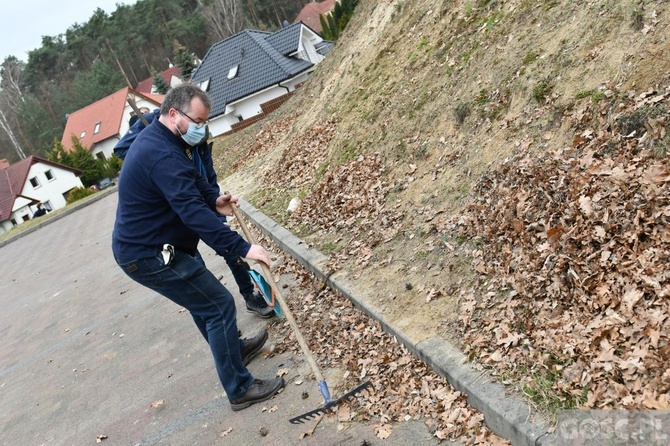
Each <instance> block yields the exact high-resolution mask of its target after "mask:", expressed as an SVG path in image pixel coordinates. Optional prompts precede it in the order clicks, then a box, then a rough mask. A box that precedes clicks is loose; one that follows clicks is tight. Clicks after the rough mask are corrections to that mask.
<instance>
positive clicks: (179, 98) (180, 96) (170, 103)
mask: <svg viewBox="0 0 670 446" xmlns="http://www.w3.org/2000/svg"><path fill="white" fill-rule="evenodd" d="M194 97H197V98H199V99H200V100H201V101H202V104H203V105H204V106H205V107H206V108H207V110H211V109H212V103H211V102H210V100H209V96H207V93H205V92H204V91H202V90H201V89H200V87H198V86H197V85H195V84H190V83H188V82H186V83H183V84H179V85H177V86H176V87H172V89H171V90H170V91H168V93H167V94H166V95H165V99H163V104H162V105H161V115H164V116H166V115H167V114H168V112H169V111H170V109H171V108H174V109H177V110H181V111H182V112H184V113H188V111H189V110H190V108H191V100H192V99H193V98H194Z"/></svg>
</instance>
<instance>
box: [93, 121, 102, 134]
mask: <svg viewBox="0 0 670 446" xmlns="http://www.w3.org/2000/svg"><path fill="white" fill-rule="evenodd" d="M99 131H100V121H98V122H96V123H95V127H93V134H94V135H97V134H98V132H99Z"/></svg>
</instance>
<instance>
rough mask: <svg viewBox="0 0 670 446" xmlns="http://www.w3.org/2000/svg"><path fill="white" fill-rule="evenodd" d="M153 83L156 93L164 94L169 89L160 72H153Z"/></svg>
mask: <svg viewBox="0 0 670 446" xmlns="http://www.w3.org/2000/svg"><path fill="white" fill-rule="evenodd" d="M153 84H154V87H156V92H157V93H158V94H166V93H167V92H168V90H169V89H170V85H169V84H168V83H167V82H166V81H165V78H164V77H163V75H162V74H161V73H155V74H154V77H153Z"/></svg>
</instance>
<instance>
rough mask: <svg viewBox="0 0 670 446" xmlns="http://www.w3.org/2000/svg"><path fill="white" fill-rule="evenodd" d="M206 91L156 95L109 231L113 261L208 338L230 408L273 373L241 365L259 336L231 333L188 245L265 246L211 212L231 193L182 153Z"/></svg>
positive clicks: (226, 312)
mask: <svg viewBox="0 0 670 446" xmlns="http://www.w3.org/2000/svg"><path fill="white" fill-rule="evenodd" d="M210 108H211V105H210V101H209V98H208V97H207V94H206V93H205V92H203V91H202V90H201V89H200V88H198V87H197V86H195V85H192V84H188V83H186V84H181V85H179V86H176V87H174V88H173V89H172V90H170V91H169V92H168V94H167V95H166V96H165V99H164V101H163V104H162V106H161V109H160V116H159V117H158V119H155V120H154V121H153V122H152V124H151V125H150V126H148V127H147V128H146V129H145V130H143V131H142V132H141V133H140V134H139V135H138V136H137V139H136V140H135V141H134V142H133V146H132V150H130V151H128V153H127V155H126V158H125V160H124V163H123V168H122V169H121V175H120V177H119V182H118V207H117V211H116V221H115V223H114V232H113V235H112V251H113V253H114V257H115V259H116V262H117V264H118V265H119V266H120V267H121V268H122V269H123V271H124V272H125V273H126V274H127V275H128V276H129V277H130V278H131V279H133V280H135V281H136V282H138V283H140V284H142V285H144V286H146V287H147V288H150V289H152V290H154V291H156V292H157V293H159V294H162V295H163V296H165V297H167V298H168V299H170V300H172V301H173V302H175V303H176V304H177V305H180V306H183V307H184V308H186V309H187V310H189V311H190V313H191V316H192V317H193V320H194V322H195V324H196V326H197V327H198V329H199V330H200V332H201V333H202V335H203V336H204V337H205V340H206V341H207V342H208V344H209V346H210V349H211V351H212V355H213V357H214V362H215V364H216V369H217V373H218V375H219V379H220V381H221V384H222V386H223V388H224V389H225V391H226V394H227V395H228V399H229V400H230V403H231V407H232V409H233V410H241V409H244V408H246V407H249V406H250V405H252V404H254V403H258V402H261V401H265V400H267V399H269V398H271V397H272V396H273V395H274V394H276V393H277V392H278V391H279V390H280V389H281V388H282V387H283V386H284V380H283V378H274V379H267V380H262V379H255V378H254V377H253V376H252V375H251V373H249V371H248V370H247V368H246V366H245V364H246V363H248V361H249V360H250V358H251V356H253V355H254V354H256V353H257V352H258V351H259V350H260V348H261V347H262V345H263V343H264V342H265V339H267V334H265V336H264V337H256V338H254V339H252V340H247V341H244V340H239V339H238V329H237V321H236V310H235V302H234V300H233V296H232V294H230V292H229V291H228V290H227V289H226V288H225V286H223V284H221V282H219V280H218V279H217V278H216V277H215V276H214V274H212V273H211V272H210V271H209V270H208V269H207V268H206V267H205V264H204V262H203V260H202V257H200V256H199V254H198V252H197V245H198V242H199V241H200V240H202V241H204V242H205V243H206V244H207V245H209V246H210V247H211V248H212V249H213V250H214V251H215V252H216V253H218V254H220V255H222V254H223V253H224V252H226V251H229V252H231V253H234V254H236V255H239V256H240V257H245V258H247V259H251V260H256V261H260V262H264V263H266V264H267V265H269V264H270V257H269V255H268V252H267V251H266V250H265V249H264V248H263V247H262V246H260V245H255V244H254V245H252V244H249V243H248V242H247V241H245V240H244V239H243V238H242V237H241V236H240V235H239V234H237V233H236V232H234V231H232V230H231V229H230V228H229V227H228V226H227V225H224V224H221V221H220V220H219V218H218V217H217V215H216V214H215V213H214V212H212V211H216V212H217V213H218V214H220V215H231V214H232V208H231V206H236V205H237V203H236V201H237V200H236V199H235V198H233V197H232V196H230V195H223V196H219V194H218V191H216V190H215V189H214V188H212V187H211V185H210V184H209V183H208V182H207V180H206V179H205V178H203V177H202V176H200V175H198V173H197V172H196V170H195V169H194V167H193V163H192V161H191V158H192V148H193V146H194V145H195V144H197V143H198V142H199V141H201V140H202V138H203V136H204V132H205V131H206V129H205V128H204V127H205V125H206V122H207V116H208V115H209V112H210Z"/></svg>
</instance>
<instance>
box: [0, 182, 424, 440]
mask: <svg viewBox="0 0 670 446" xmlns="http://www.w3.org/2000/svg"><path fill="white" fill-rule="evenodd" d="M116 197H117V195H116V191H115V188H113V189H112V190H109V191H105V193H104V194H103V193H100V195H99V198H98V199H95V200H91V201H90V202H88V203H86V204H85V205H82V206H78V207H76V208H74V209H73V210H72V211H71V212H67V213H64V214H63V215H59V216H58V218H54V219H53V220H51V221H46V220H45V223H44V224H41V225H40V227H37V228H35V229H34V230H32V231H27V232H26V233H23V234H21V236H20V237H16V238H15V239H13V240H10V241H7V242H4V243H2V244H0V271H2V280H1V281H0V306H1V308H2V312H0V334H1V339H2V341H1V342H0V445H6V446H23V445H35V446H37V445H77V446H78V445H94V444H102V445H159V444H160V445H228V444H230V445H361V444H364V442H367V444H370V445H378V444H392V445H415V444H416V445H430V444H437V441H436V439H435V438H433V437H432V436H431V435H430V432H428V430H427V429H426V427H425V426H424V425H423V423H421V422H410V423H402V424H399V425H397V426H395V427H394V430H393V434H392V435H391V436H390V437H389V438H388V439H386V440H381V439H379V438H377V437H376V436H375V434H374V426H372V425H365V424H362V423H350V424H347V425H346V426H338V423H337V421H336V420H335V417H332V416H331V417H326V418H324V420H322V421H321V423H320V424H319V425H318V427H317V429H316V430H315V432H314V433H313V435H311V436H309V437H306V438H305V439H302V440H301V439H300V435H301V434H302V433H303V432H305V431H307V430H308V429H310V428H311V427H313V423H306V424H303V425H292V424H290V423H289V422H288V419H289V418H291V417H293V416H295V415H298V414H300V413H303V412H306V411H307V410H311V409H314V408H317V407H319V406H320V405H321V403H322V401H321V397H320V394H319V392H318V389H317V388H316V384H315V383H314V381H305V382H304V383H303V384H301V385H300V386H298V385H295V384H294V381H295V380H296V378H297V377H298V376H301V374H302V373H307V372H308V370H309V369H308V366H307V365H306V363H305V361H304V358H302V357H301V356H291V355H289V354H281V355H270V356H269V357H267V358H266V357H265V355H263V354H262V355H260V356H259V357H257V358H256V359H255V360H254V361H252V362H251V364H250V365H249V368H250V370H251V371H252V373H253V374H254V375H255V376H258V377H270V376H274V375H275V374H276V372H277V371H278V370H279V369H281V368H287V369H288V370H289V372H288V374H287V378H288V379H287V381H288V385H287V387H286V390H285V391H284V392H283V393H282V394H280V395H278V396H276V397H275V398H274V399H272V400H269V401H267V402H265V403H261V404H257V405H254V406H252V407H250V408H248V409H245V410H243V411H240V412H233V411H232V410H231V409H230V406H229V404H228V400H227V398H226V396H225V393H224V392H223V390H222V388H221V386H220V384H219V382H218V379H217V377H216V372H215V370H214V365H213V360H212V358H211V354H210V352H209V350H208V347H207V344H206V343H205V342H204V340H203V339H202V338H201V336H200V334H199V333H198V331H197V329H196V328H195V326H194V324H193V322H192V320H191V318H190V316H189V314H188V313H187V312H183V311H181V308H179V307H178V306H176V305H175V304H173V303H172V302H170V301H168V300H167V299H165V298H163V297H161V296H159V295H157V294H155V293H154V292H152V291H150V290H148V289H146V288H143V287H141V286H140V285H138V284H136V283H134V282H132V281H131V280H130V279H128V278H127V277H126V276H125V275H124V274H123V273H122V271H121V270H120V269H119V268H118V266H117V265H116V263H115V262H114V259H113V258H112V253H111V248H110V244H111V232H112V226H113V222H114V214H115V210H116ZM201 247H202V250H201V251H202V254H203V257H204V259H205V261H206V263H207V264H208V266H209V267H210V269H212V271H213V272H214V273H215V274H217V275H220V276H222V281H223V282H224V283H225V284H227V285H229V289H231V291H232V292H233V294H235V295H238V293H237V288H236V286H235V284H234V281H233V279H232V275H230V273H229V271H228V269H227V267H226V266H225V262H224V261H223V259H221V258H220V257H217V256H216V255H215V254H214V253H213V251H211V250H210V249H209V248H207V247H205V246H201ZM288 294H290V288H289V289H288V292H287V295H288ZM238 324H239V326H240V328H241V329H242V331H243V335H245V336H251V335H253V334H254V333H256V331H257V330H258V329H260V328H261V327H263V326H264V325H266V324H268V322H267V321H266V320H263V319H260V318H258V317H256V316H254V315H252V314H249V313H247V312H246V311H245V310H244V308H243V301H242V299H241V298H239V299H238ZM276 334H277V331H273V329H272V327H271V326H270V339H269V341H268V343H267V344H266V348H265V351H266V352H267V351H269V350H270V349H271V346H272V344H273V343H274V342H275V341H276V339H275V338H274V336H276ZM303 391H308V393H309V395H310V397H309V398H307V399H304V400H303V399H302V397H301V394H302V392H303ZM275 406H276V408H275ZM261 428H265V429H266V430H267V434H266V435H261ZM224 433H226V434H225V435H223V434H224ZM103 437H104V438H103ZM98 439H99V440H98ZM98 441H99V443H98Z"/></svg>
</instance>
